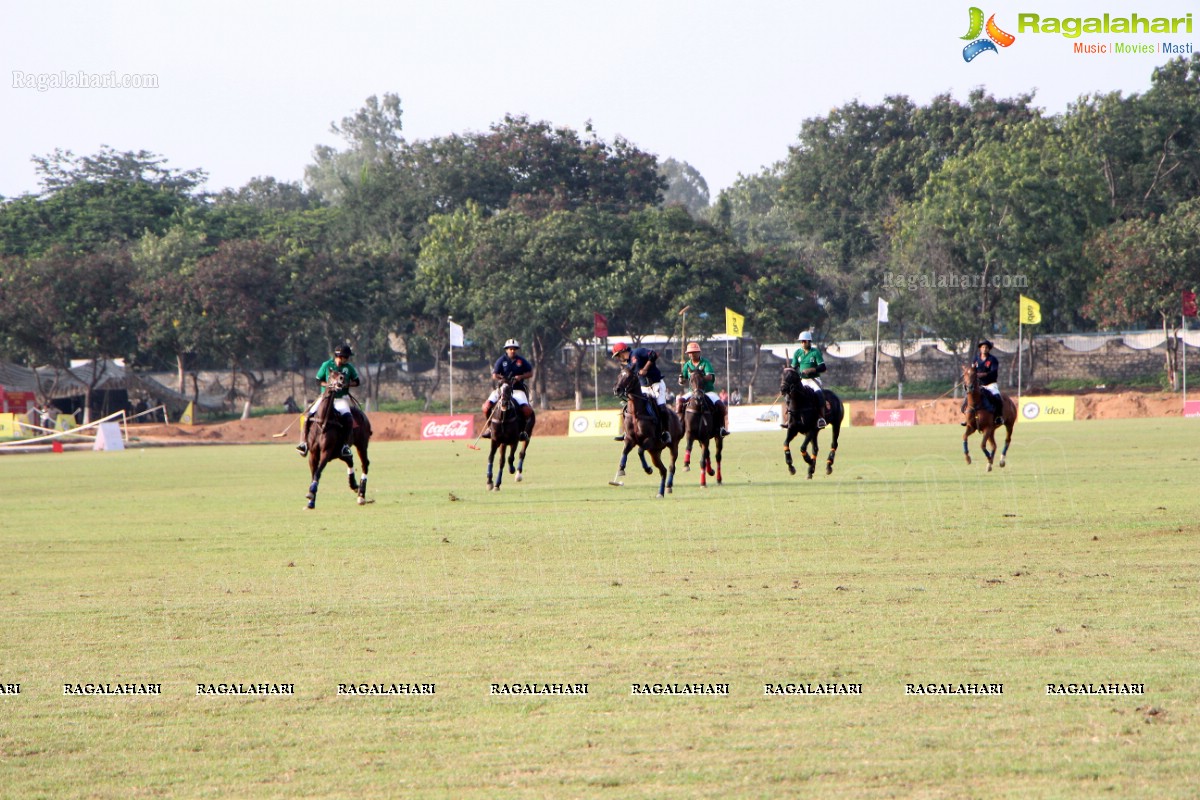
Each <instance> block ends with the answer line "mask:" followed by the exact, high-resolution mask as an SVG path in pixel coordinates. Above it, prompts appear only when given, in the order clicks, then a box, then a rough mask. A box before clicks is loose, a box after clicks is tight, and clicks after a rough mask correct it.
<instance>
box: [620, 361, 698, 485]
mask: <svg viewBox="0 0 1200 800" xmlns="http://www.w3.org/2000/svg"><path fill="white" fill-rule="evenodd" d="M613 394H615V395H617V396H619V397H624V398H625V401H626V402H625V412H624V419H623V420H622V427H623V429H624V431H625V449H624V451H622V453H621V464H620V466H618V467H617V474H616V475H614V476H613V479H612V480H611V481H609V483H610V484H611V485H613V486H624V485H625V482H624V481H623V480H621V478H624V477H625V464H626V463H627V462H628V460H629V451H630V450H632V449H633V448H635V447H636V448H638V458H639V459H641V461H642V469H644V470H645V471H646V474H647V475H652V474H654V470H652V469H651V468H650V465H649V464H647V463H646V453H647V452H649V453H650V458H651V459H652V460H653V461H654V466H656V467H658V475H659V482H658V497H664V496H665V495H667V494H670V493H671V491H672V489H673V488H674V484H675V461H676V460H677V459H678V458H679V438H680V437H681V436H683V425H682V424H681V423H680V422H679V417H678V416H676V414H675V412H674V411H672V410H671V409H669V408H666V409H663V410H664V412H665V413H666V415H667V427H668V431H669V433H670V434H671V443H670V444H664V443H663V440H662V438H661V432H662V428H661V427H660V424H659V421H658V414H657V412H656V410H655V405H656V400H655V399H654V398H653V397H650V396H648V395H644V394H642V386H641V384H640V383H639V382H638V376H637V373H635V372H634V371H633V370H631V369H629V367H622V368H621V375H620V377H618V378H617V383H616V385H615V386H613ZM663 450H669V451H670V453H671V468H670V471H669V472H668V470H667V467H666V466H665V465H664V464H663V456H662V452H663Z"/></svg>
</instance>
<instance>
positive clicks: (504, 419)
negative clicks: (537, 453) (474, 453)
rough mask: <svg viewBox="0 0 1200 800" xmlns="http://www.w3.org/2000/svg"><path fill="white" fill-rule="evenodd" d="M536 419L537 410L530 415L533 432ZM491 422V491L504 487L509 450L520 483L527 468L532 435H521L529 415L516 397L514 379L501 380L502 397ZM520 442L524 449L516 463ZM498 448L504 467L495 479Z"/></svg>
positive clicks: (498, 400) (489, 478)
mask: <svg viewBox="0 0 1200 800" xmlns="http://www.w3.org/2000/svg"><path fill="white" fill-rule="evenodd" d="M536 423H537V412H534V414H533V416H531V417H530V418H529V433H530V434H531V435H532V433H533V426H534V425H535V424H536ZM487 424H488V430H489V431H490V436H491V440H492V450H491V452H490V453H488V466H487V486H488V491H489V492H498V491H500V482H501V481H502V480H503V478H504V457H505V454H506V453H507V454H508V472H509V474H513V473H516V476H517V483H520V482H521V479H522V478H523V477H524V471H525V451H526V450H528V449H529V439H528V438H526V439H524V440H522V439H521V432H522V431H523V430H525V418H524V416H523V415H522V414H521V405H520V404H519V403H518V402H517V401H515V400H513V396H512V383H511V382H509V381H504V382H503V383H501V384H500V397H499V399H497V400H496V405H495V406H494V407H493V408H492V415H491V416H490V417H489V418H488V422H487ZM518 445H519V446H520V449H521V453H520V456H519V461H518V462H517V463H516V464H515V465H514V464H513V461H514V458H515V457H516V456H517V447H518ZM497 450H499V451H500V470H499V472H497V473H496V481H495V483H493V482H492V462H493V461H495V459H496V451H497Z"/></svg>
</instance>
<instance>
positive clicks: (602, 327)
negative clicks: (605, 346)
mask: <svg viewBox="0 0 1200 800" xmlns="http://www.w3.org/2000/svg"><path fill="white" fill-rule="evenodd" d="M594 324H595V330H594V331H593V333H594V334H595V336H596V338H597V339H603V338H605V337H606V336H608V317H606V316H604V315H603V314H600V313H597V314H596V319H595V320H594Z"/></svg>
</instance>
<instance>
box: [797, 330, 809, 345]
mask: <svg viewBox="0 0 1200 800" xmlns="http://www.w3.org/2000/svg"><path fill="white" fill-rule="evenodd" d="M796 341H797V342H811V341H812V333H810V332H809V331H805V332H804V333H802V334H800V338H798V339H796Z"/></svg>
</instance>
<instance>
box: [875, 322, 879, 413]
mask: <svg viewBox="0 0 1200 800" xmlns="http://www.w3.org/2000/svg"><path fill="white" fill-rule="evenodd" d="M878 414H879V309H878V308H876V309H875V415H876V416H878Z"/></svg>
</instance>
